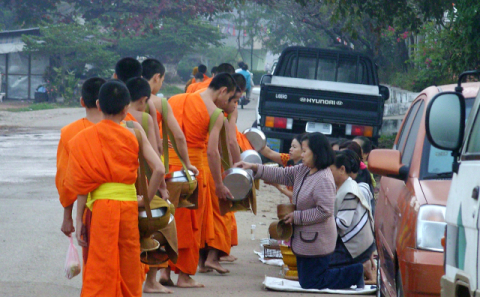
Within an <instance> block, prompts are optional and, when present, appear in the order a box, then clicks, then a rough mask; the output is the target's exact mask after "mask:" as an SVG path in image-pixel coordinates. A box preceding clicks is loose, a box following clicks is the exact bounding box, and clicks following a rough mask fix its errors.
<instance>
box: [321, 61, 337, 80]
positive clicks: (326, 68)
mask: <svg viewBox="0 0 480 297" xmlns="http://www.w3.org/2000/svg"><path fill="white" fill-rule="evenodd" d="M336 64H337V60H334V59H322V58H321V59H319V60H318V67H317V80H324V81H335V68H336Z"/></svg>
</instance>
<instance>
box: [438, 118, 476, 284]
mask: <svg viewBox="0 0 480 297" xmlns="http://www.w3.org/2000/svg"><path fill="white" fill-rule="evenodd" d="M471 127H472V128H471V129H470V133H468V131H467V133H468V136H467V138H466V143H465V147H464V152H463V154H462V157H461V165H460V168H459V171H458V174H457V175H456V176H454V180H453V181H452V184H453V185H455V186H454V187H453V191H452V192H453V193H450V198H449V200H448V205H447V209H448V214H447V215H448V216H449V217H448V218H447V219H448V221H449V222H456V224H453V225H452V227H449V229H448V230H447V236H448V237H449V238H451V239H453V241H451V240H449V241H450V242H449V245H448V248H447V251H448V253H449V256H450V257H447V258H450V260H449V261H448V262H447V263H446V264H447V265H446V269H447V270H450V271H447V274H449V275H455V274H456V271H457V270H463V273H464V274H465V275H467V276H468V277H469V282H470V288H471V289H472V290H473V291H475V290H476V289H477V288H478V287H479V286H478V284H479V283H480V279H479V277H480V275H479V274H478V267H479V265H480V263H479V261H480V258H479V253H480V251H479V248H478V247H479V242H478V241H479V230H480V217H479V207H480V203H479V191H480V189H479V187H480V115H479V114H478V112H477V115H476V118H475V120H474V122H473V125H472V126H471ZM453 197H457V199H459V200H460V203H458V201H454V200H453V199H452V198H453ZM450 200H452V201H450ZM455 227H456V228H455ZM449 233H451V234H449ZM452 237H454V238H452ZM452 244H453V246H452ZM450 247H452V251H450V250H449V248H450ZM452 253H453V254H452ZM452 270H453V271H452Z"/></svg>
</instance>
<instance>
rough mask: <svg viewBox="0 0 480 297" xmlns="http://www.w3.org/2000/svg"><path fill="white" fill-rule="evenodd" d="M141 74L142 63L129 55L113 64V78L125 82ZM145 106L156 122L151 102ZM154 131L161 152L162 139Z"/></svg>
mask: <svg viewBox="0 0 480 297" xmlns="http://www.w3.org/2000/svg"><path fill="white" fill-rule="evenodd" d="M141 76H142V64H140V62H138V60H136V59H134V58H130V57H127V58H122V59H120V60H119V61H118V62H117V64H116V65H115V73H114V74H113V78H118V79H119V80H121V81H123V82H124V83H126V82H127V80H129V79H130V78H133V77H141ZM162 81H163V80H162ZM147 106H148V109H149V110H148V113H149V114H150V116H151V117H152V120H153V121H154V122H158V119H157V113H156V111H155V107H154V106H153V103H152V102H147ZM144 111H145V110H144ZM154 132H155V137H156V139H157V141H156V143H157V148H156V149H157V150H158V151H159V152H160V153H161V154H163V146H162V139H161V137H160V131H158V129H154Z"/></svg>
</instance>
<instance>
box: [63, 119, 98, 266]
mask: <svg viewBox="0 0 480 297" xmlns="http://www.w3.org/2000/svg"><path fill="white" fill-rule="evenodd" d="M90 126H93V123H92V122H90V121H89V120H87V119H86V118H83V119H80V120H78V121H75V122H73V123H71V124H68V125H67V126H65V127H63V128H62V130H61V131H60V141H59V142H58V149H57V174H56V176H55V184H56V186H57V190H58V195H59V198H60V203H61V204H62V206H63V207H67V206H70V205H72V204H73V203H74V202H75V201H76V200H77V195H76V194H75V193H73V192H71V191H70V190H68V189H67V188H66V187H65V186H64V182H65V176H66V175H67V166H68V157H69V155H70V149H69V146H68V142H69V141H70V140H71V139H72V138H73V137H74V136H75V135H77V134H78V133H79V132H80V131H83V130H85V129H86V128H88V127H90ZM91 214H92V212H91V211H90V210H89V209H86V210H85V214H84V218H83V223H84V224H85V226H86V229H87V230H86V236H85V238H84V239H85V240H87V241H88V237H89V235H90V228H89V227H90V222H91V217H92V216H91ZM82 255H83V257H82V259H83V264H84V265H85V263H86V261H87V258H88V247H82Z"/></svg>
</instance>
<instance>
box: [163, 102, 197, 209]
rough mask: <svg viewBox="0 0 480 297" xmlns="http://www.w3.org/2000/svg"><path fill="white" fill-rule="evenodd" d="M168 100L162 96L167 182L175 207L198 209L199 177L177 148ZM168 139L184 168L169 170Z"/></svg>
mask: <svg viewBox="0 0 480 297" xmlns="http://www.w3.org/2000/svg"><path fill="white" fill-rule="evenodd" d="M167 104H168V101H167V99H166V98H162V138H163V160H164V165H165V171H166V172H167V175H166V177H165V182H166V183H167V189H168V192H169V194H170V201H171V202H172V203H173V204H174V205H175V207H185V208H190V209H196V208H197V207H198V188H197V186H198V185H197V179H196V177H195V175H194V174H193V172H191V171H189V170H188V169H187V166H186V165H185V162H184V160H183V159H182V157H181V155H180V154H179V152H178V149H177V143H176V142H175V137H174V136H173V134H172V131H170V129H169V128H168V105H167ZM168 140H170V142H171V144H172V146H173V149H174V150H175V153H176V154H177V156H178V158H179V159H180V162H181V163H182V167H183V169H182V170H180V171H174V172H169V154H168Z"/></svg>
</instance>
